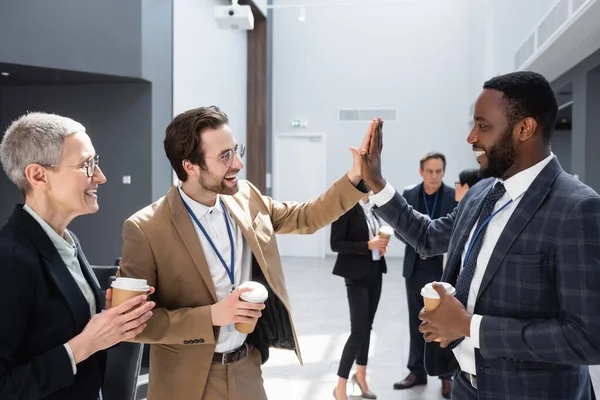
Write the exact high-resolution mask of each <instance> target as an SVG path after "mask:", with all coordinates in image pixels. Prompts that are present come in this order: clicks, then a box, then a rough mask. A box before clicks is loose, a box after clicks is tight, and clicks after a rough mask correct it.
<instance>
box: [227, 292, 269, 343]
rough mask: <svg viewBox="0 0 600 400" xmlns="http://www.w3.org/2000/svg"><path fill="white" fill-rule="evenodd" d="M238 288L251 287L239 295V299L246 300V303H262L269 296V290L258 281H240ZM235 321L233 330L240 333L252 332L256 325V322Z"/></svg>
mask: <svg viewBox="0 0 600 400" xmlns="http://www.w3.org/2000/svg"><path fill="white" fill-rule="evenodd" d="M239 287H240V288H247V287H248V288H252V289H253V290H252V291H251V292H244V293H242V294H241V295H240V300H242V301H246V302H248V303H264V302H265V301H266V300H267V298H268V297H269V292H268V291H267V288H265V287H264V286H263V285H262V284H260V283H258V282H253V281H248V282H244V283H242V284H241V285H240V286H239ZM257 321H258V319H257V320H256V321H254V322H249V323H248V322H236V323H235V330H236V331H238V332H240V333H245V334H247V335H248V334H250V333H252V332H254V328H255V327H256V322H257Z"/></svg>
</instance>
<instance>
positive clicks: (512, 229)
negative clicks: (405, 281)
mask: <svg viewBox="0 0 600 400" xmlns="http://www.w3.org/2000/svg"><path fill="white" fill-rule="evenodd" d="M493 181H494V180H493V179H487V180H483V181H481V182H479V183H478V184H477V185H475V186H473V188H471V189H470V190H469V192H468V193H467V195H466V196H465V198H464V199H463V200H462V201H461V202H460V204H459V206H458V207H457V208H456V209H455V210H454V211H453V212H452V213H450V214H448V215H447V216H446V217H443V218H439V219H437V220H433V221H430V220H429V219H428V218H427V217H426V216H423V215H422V214H420V213H418V212H416V211H415V210H414V209H413V208H412V207H411V206H410V205H408V204H407V202H406V200H404V198H402V196H400V195H399V194H398V193H396V195H395V196H394V198H393V199H392V200H391V201H390V202H388V203H387V204H385V205H384V206H382V207H380V208H378V209H377V210H376V212H377V213H378V215H379V216H380V217H381V218H382V219H383V220H385V221H386V222H387V223H388V224H390V225H391V226H392V227H393V228H394V229H396V230H397V231H398V233H399V234H400V235H402V236H403V238H404V239H405V240H406V241H407V242H408V243H409V244H410V245H412V246H413V247H414V248H415V249H416V251H417V252H418V253H419V254H422V255H424V256H427V257H430V256H433V255H437V254H442V253H444V252H446V251H448V264H447V266H446V268H445V270H444V274H443V277H442V280H443V281H445V282H450V283H452V284H455V283H456V278H457V275H458V272H459V270H460V262H461V254H462V251H463V249H464V247H465V244H466V242H467V239H468V236H469V233H470V231H471V229H472V227H473V225H474V224H475V222H476V221H477V218H478V216H479V213H480V209H481V207H482V206H483V202H484V199H485V196H486V195H487V193H488V192H489V190H490V189H491V186H492V184H493ZM475 313H476V314H480V315H483V319H482V323H481V327H480V349H478V350H476V354H475V359H476V366H477V386H478V394H479V399H506V400H535V399H540V400H542V399H544V400H548V399H556V400H559V399H565V400H575V399H577V400H580V399H581V400H584V399H586V400H587V399H590V398H592V397H591V396H592V392H593V389H592V388H591V380H590V377H589V370H588V367H587V365H590V364H600V196H598V194H597V193H596V192H594V191H593V190H592V189H591V188H589V187H588V186H586V185H584V184H583V183H581V182H579V181H578V180H577V179H575V178H573V177H572V176H571V175H569V174H567V173H565V172H564V171H563V170H562V168H561V167H560V164H559V163H558V161H557V160H556V158H554V159H553V160H552V161H551V162H550V163H549V164H548V165H547V166H546V167H545V168H544V170H542V172H541V173H540V174H539V175H538V177H537V178H536V179H535V180H534V182H533V183H532V185H531V186H530V187H529V189H528V190H527V191H526V192H525V194H524V197H523V198H522V199H521V202H520V203H519V204H518V206H517V208H516V210H515V211H514V213H513V215H512V216H511V218H510V220H509V222H508V224H507V225H506V227H505V229H504V231H503V232H502V235H501V236H500V239H499V240H498V243H497V244H496V247H495V248H494V251H493V253H492V257H491V259H490V262H489V263H488V265H487V267H486V271H485V275H484V278H483V282H482V284H481V288H480V290H479V292H478V295H477V300H476V304H475ZM425 358H426V368H427V371H428V373H429V374H430V375H440V374H443V373H447V372H449V371H452V370H455V369H456V368H457V367H458V364H457V362H456V359H455V358H454V356H453V354H452V353H451V351H450V350H449V349H441V348H440V346H439V344H437V343H428V344H427V345H426V357H425Z"/></svg>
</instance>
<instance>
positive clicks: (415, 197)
mask: <svg viewBox="0 0 600 400" xmlns="http://www.w3.org/2000/svg"><path fill="white" fill-rule="evenodd" d="M421 186H422V184H421V185H417V186H415V187H414V188H412V189H411V190H410V191H409V192H408V193H406V202H407V203H408V204H410V205H411V206H413V208H414V209H415V210H417V211H419V193H421Z"/></svg>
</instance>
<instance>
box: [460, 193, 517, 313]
mask: <svg viewBox="0 0 600 400" xmlns="http://www.w3.org/2000/svg"><path fill="white" fill-rule="evenodd" d="M504 193H506V188H505V187H504V184H502V182H498V183H496V185H494V188H493V189H492V190H491V191H490V193H489V194H488V195H487V197H486V199H485V203H484V204H483V207H482V209H481V214H479V219H478V220H477V228H475V231H474V232H477V230H478V229H479V227H480V226H481V225H482V224H483V223H484V222H485V221H486V220H487V219H488V218H489V217H490V216H491V215H492V212H493V211H494V206H495V205H496V203H497V202H498V200H500V199H501V198H502V196H504ZM488 225H489V224H485V225H484V226H483V228H482V229H481V232H480V233H479V236H477V238H476V239H475V243H473V247H472V248H471V252H470V253H469V254H468V256H469V259H468V260H467V262H466V264H465V266H464V268H463V270H462V271H461V272H460V275H459V276H458V280H457V281H456V298H457V299H458V300H460V302H461V303H463V305H464V306H465V307H466V306H467V300H468V298H469V289H470V288H471V281H472V280H473V276H474V275H475V267H476V266H477V258H478V257H479V252H480V251H481V246H482V245H483V239H484V237H485V232H486V230H487V227H488ZM471 240H472V239H471Z"/></svg>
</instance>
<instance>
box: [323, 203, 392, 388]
mask: <svg viewBox="0 0 600 400" xmlns="http://www.w3.org/2000/svg"><path fill="white" fill-rule="evenodd" d="M380 228H381V221H380V220H379V218H378V217H377V216H376V215H375V214H374V213H373V203H372V202H371V201H370V199H369V195H366V196H365V197H363V198H362V199H361V200H360V201H359V202H358V204H356V205H355V206H354V207H353V208H351V209H350V210H349V211H348V212H347V213H346V214H344V215H342V216H341V217H340V219H338V220H337V221H335V222H334V223H333V224H332V225H331V250H333V251H335V252H337V253H338V256H337V260H336V262H335V266H334V268H333V274H334V275H338V276H341V277H343V278H345V281H346V290H347V293H348V304H349V306H350V337H348V340H347V341H346V345H345V346H344V350H343V352H342V358H341V360H340V366H339V369H338V377H339V378H338V385H337V387H336V388H335V390H334V392H333V396H334V397H335V398H336V399H337V400H341V399H344V400H345V399H347V397H346V384H347V382H348V376H349V375H350V369H351V368H352V364H354V362H355V361H356V373H355V374H354V375H352V383H353V386H358V387H359V388H360V392H361V395H362V397H363V398H365V399H376V398H377V396H376V395H375V394H374V393H373V392H371V391H370V390H369V386H368V384H367V360H368V355H369V343H370V337H371V329H372V327H373V319H374V318H375V312H376V311H377V306H378V304H379V298H380V297H381V282H382V274H384V273H386V272H387V266H386V263H385V257H384V255H385V253H386V252H387V249H388V243H389V237H388V238H383V237H380V236H379V235H378V232H379V229H380Z"/></svg>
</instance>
